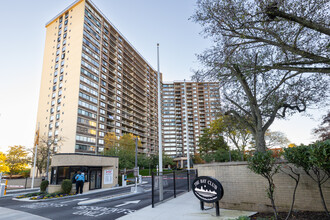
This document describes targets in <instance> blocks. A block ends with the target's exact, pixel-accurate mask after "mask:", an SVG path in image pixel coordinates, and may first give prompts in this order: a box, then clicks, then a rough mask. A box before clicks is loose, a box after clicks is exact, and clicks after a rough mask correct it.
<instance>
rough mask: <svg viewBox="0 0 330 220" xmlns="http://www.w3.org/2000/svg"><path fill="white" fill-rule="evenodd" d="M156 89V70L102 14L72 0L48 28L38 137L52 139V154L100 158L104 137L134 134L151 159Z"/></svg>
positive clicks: (155, 126) (155, 143)
mask: <svg viewBox="0 0 330 220" xmlns="http://www.w3.org/2000/svg"><path fill="white" fill-rule="evenodd" d="M157 84H158V76H157V72H156V71H155V70H154V69H153V68H152V67H151V65H150V64H149V63H148V62H147V61H146V60H145V59H144V58H143V57H142V56H141V55H140V54H139V52H138V51H137V50H136V49H135V48H134V47H133V46H132V45H131V44H130V43H129V42H128V40H127V39H125V37H124V36H123V35H122V34H121V33H120V32H119V31H118V30H117V29H116V27H115V26H114V25H113V24H111V22H110V21H109V20H108V19H107V18H106V17H105V16H104V15H103V14H102V12H101V11H100V10H99V9H98V8H97V7H96V6H95V5H94V4H93V3H92V2H91V1H89V0H77V1H75V2H74V3H73V4H71V5H70V6H69V7H67V8H66V9H65V10H63V11H62V12H61V13H59V14H58V15H57V16H56V17H54V18H53V19H52V20H51V21H49V22H48V23H47V24H46V42H45V49H44V58H43V68H42V79H41V87H40V97H39V106H38V115H37V128H38V127H39V133H40V137H44V138H46V139H52V140H54V142H55V152H60V153H90V154H98V153H100V152H102V151H103V150H104V137H105V135H106V133H107V132H114V133H115V135H116V136H117V137H118V138H119V137H120V136H121V135H123V134H125V133H132V134H134V135H136V136H139V137H140V138H141V142H142V147H140V149H139V151H140V152H143V153H147V154H155V153H156V152H157V151H158V138H157V137H158V135H157V134H158V124H157V121H158V112H157V109H158V106H157V97H158V92H157V91H158V86H157ZM60 139H61V140H62V141H61V142H59V140H60ZM56 143H57V144H56Z"/></svg>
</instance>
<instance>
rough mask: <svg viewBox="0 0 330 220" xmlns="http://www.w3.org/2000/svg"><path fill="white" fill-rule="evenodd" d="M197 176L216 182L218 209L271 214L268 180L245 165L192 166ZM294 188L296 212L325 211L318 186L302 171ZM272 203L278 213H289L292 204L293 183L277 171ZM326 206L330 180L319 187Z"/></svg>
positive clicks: (329, 196)
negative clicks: (218, 185)
mask: <svg viewBox="0 0 330 220" xmlns="http://www.w3.org/2000/svg"><path fill="white" fill-rule="evenodd" d="M194 168H197V169H198V175H199V176H212V177H215V178H216V179H218V180H219V181H220V182H221V184H222V186H223V188H224V196H223V198H222V200H221V201H220V207H221V208H228V209H238V210H253V211H258V212H271V211H272V208H271V203H270V200H269V199H268V198H267V195H266V188H267V185H268V183H267V180H266V179H265V178H263V177H262V176H260V175H257V174H254V173H252V172H251V171H250V170H249V169H248V168H247V163H246V162H230V163H212V164H200V165H194ZM299 171H300V173H301V178H300V182H299V185H298V188H297V193H296V200H295V206H294V209H295V210H308V211H324V209H323V206H322V202H321V198H320V193H319V190H318V187H317V184H316V183H315V182H314V181H313V180H312V179H311V178H310V177H309V176H307V175H306V174H304V172H303V171H302V170H299ZM274 182H275V203H276V205H277V207H278V211H288V210H289V208H290V206H291V202H292V193H293V189H294V186H295V181H294V180H293V179H291V178H290V177H289V176H287V175H286V174H284V173H282V172H280V173H279V174H276V175H275V176H274ZM322 189H323V195H324V198H325V199H326V203H327V207H328V208H329V207H330V180H329V181H327V182H326V183H325V184H323V186H322Z"/></svg>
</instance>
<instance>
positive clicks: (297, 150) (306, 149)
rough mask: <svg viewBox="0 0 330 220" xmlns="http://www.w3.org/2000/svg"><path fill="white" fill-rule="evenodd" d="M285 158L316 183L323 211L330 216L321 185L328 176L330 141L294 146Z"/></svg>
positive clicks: (329, 173)
mask: <svg viewBox="0 0 330 220" xmlns="http://www.w3.org/2000/svg"><path fill="white" fill-rule="evenodd" d="M286 159H287V160H288V161H289V162H291V163H293V164H294V165H295V166H297V167H300V168H302V169H303V170H304V171H305V173H306V174H307V175H308V176H309V177H310V178H311V179H312V180H313V181H315V182H316V183H317V185H318V188H319V193H320V196H321V199H322V205H323V207H324V210H325V213H326V214H327V216H328V217H330V214H329V211H328V208H327V205H326V203H325V199H324V196H323V191H322V185H323V184H324V183H325V182H326V181H327V180H328V179H329V178H330V141H329V140H326V141H323V142H320V141H317V142H315V143H313V144H310V145H308V146H305V145H301V146H298V147H294V150H292V153H291V154H290V157H288V158H286Z"/></svg>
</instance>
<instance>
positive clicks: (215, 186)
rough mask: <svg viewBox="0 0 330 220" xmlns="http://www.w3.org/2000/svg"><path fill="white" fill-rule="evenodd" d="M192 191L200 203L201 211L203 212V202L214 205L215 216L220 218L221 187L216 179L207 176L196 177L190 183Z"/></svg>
mask: <svg viewBox="0 0 330 220" xmlns="http://www.w3.org/2000/svg"><path fill="white" fill-rule="evenodd" d="M192 190H193V192H194V194H195V196H196V197H197V198H198V199H199V200H200V202H201V204H200V206H201V210H204V202H206V203H215V212H216V216H220V206H219V200H220V199H222V197H223V187H222V185H221V183H220V182H219V181H218V180H217V179H215V178H212V177H209V176H200V177H197V178H196V179H195V180H194V181H193V183H192Z"/></svg>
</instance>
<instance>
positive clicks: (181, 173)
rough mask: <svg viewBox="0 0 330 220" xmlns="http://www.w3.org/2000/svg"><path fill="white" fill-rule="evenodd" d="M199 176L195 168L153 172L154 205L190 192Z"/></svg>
mask: <svg viewBox="0 0 330 220" xmlns="http://www.w3.org/2000/svg"><path fill="white" fill-rule="evenodd" d="M197 176H198V175H197V170H195V169H190V170H174V171H164V172H160V173H159V172H158V173H154V172H152V175H151V186H152V187H151V189H152V207H153V208H154V207H155V204H157V203H160V202H163V201H165V200H168V199H170V198H176V196H177V195H179V194H181V193H184V192H189V191H190V190H191V183H192V181H193V180H194V179H195V178H196V177H197Z"/></svg>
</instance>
